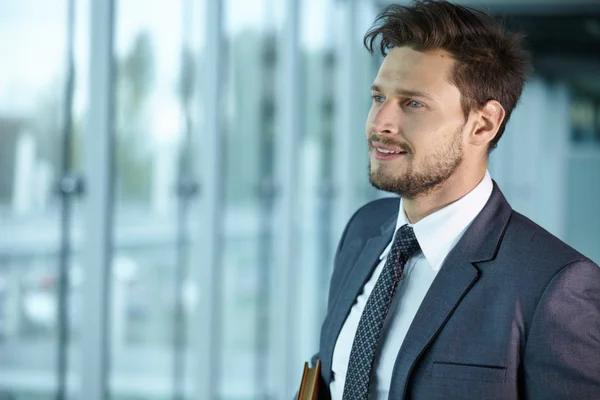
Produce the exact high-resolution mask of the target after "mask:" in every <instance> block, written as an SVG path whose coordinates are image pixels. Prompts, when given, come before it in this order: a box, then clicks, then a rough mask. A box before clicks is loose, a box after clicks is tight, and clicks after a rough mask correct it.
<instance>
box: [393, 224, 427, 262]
mask: <svg viewBox="0 0 600 400" xmlns="http://www.w3.org/2000/svg"><path fill="white" fill-rule="evenodd" d="M395 245H396V246H398V247H399V250H400V252H401V253H402V255H403V256H404V257H405V258H406V259H408V258H410V257H411V256H412V255H413V254H415V253H416V252H417V251H419V250H420V249H421V246H419V241H418V240H417V237H416V236H415V231H414V230H413V228H411V227H410V226H408V225H402V226H401V227H400V228H399V229H398V232H396V240H395Z"/></svg>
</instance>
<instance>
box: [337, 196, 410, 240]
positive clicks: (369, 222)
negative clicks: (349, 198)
mask: <svg viewBox="0 0 600 400" xmlns="http://www.w3.org/2000/svg"><path fill="white" fill-rule="evenodd" d="M399 206H400V198H399V197H386V198H383V199H377V200H373V201H370V202H368V203H367V204H365V205H363V206H362V207H360V208H359V209H358V210H357V211H356V212H355V213H354V215H353V216H352V218H351V219H350V221H349V222H348V228H349V229H350V230H353V231H362V232H364V233H366V232H367V231H370V230H372V229H376V230H377V231H379V230H380V229H381V226H382V224H384V223H385V222H387V221H388V220H389V219H390V218H392V217H394V216H397V215H398V207H399Z"/></svg>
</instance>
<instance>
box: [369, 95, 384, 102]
mask: <svg viewBox="0 0 600 400" xmlns="http://www.w3.org/2000/svg"><path fill="white" fill-rule="evenodd" d="M371 97H372V98H373V101H374V102H376V103H383V102H384V101H385V99H384V98H383V96H382V95H380V94H374V95H371Z"/></svg>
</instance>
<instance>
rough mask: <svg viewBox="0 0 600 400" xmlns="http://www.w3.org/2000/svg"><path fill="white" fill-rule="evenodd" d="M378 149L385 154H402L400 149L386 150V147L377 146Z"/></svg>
mask: <svg viewBox="0 0 600 400" xmlns="http://www.w3.org/2000/svg"><path fill="white" fill-rule="evenodd" d="M377 151H379V152H380V153H383V154H400V152H399V151H391V150H386V149H380V148H379V147H378V148H377Z"/></svg>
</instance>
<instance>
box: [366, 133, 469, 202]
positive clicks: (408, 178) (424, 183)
mask: <svg viewBox="0 0 600 400" xmlns="http://www.w3.org/2000/svg"><path fill="white" fill-rule="evenodd" d="M463 127H464V125H463V126H461V127H459V129H458V130H457V131H456V132H455V133H454V135H453V136H452V138H451V139H450V141H449V142H448V143H445V144H444V145H442V146H440V147H438V148H436V149H435V150H434V151H433V152H432V153H431V154H428V155H427V156H425V158H424V160H423V161H422V162H421V163H420V164H419V165H415V161H414V158H413V154H411V153H407V154H406V155H405V156H403V157H406V160H403V161H401V162H404V163H405V164H408V165H406V166H403V169H404V171H402V172H399V171H394V170H393V169H392V166H391V165H390V164H391V163H389V164H388V163H386V162H383V163H381V164H379V165H378V166H377V167H375V168H373V166H372V165H371V161H370V159H369V182H370V183H371V185H372V186H374V187H375V188H377V189H380V190H383V191H386V192H391V193H396V194H398V195H399V196H401V197H404V198H406V199H415V198H418V197H425V196H427V195H428V194H430V193H432V192H433V191H435V190H436V189H437V188H439V187H440V186H442V185H443V184H444V182H446V181H447V180H448V178H450V177H451V176H452V175H453V174H454V172H456V170H457V169H458V167H459V166H460V165H461V163H462V161H463V143H462V140H461V139H462V138H461V133H462V130H463ZM377 141H378V142H381V143H384V144H392V143H390V141H389V140H386V139H383V138H379V137H378V138H377ZM386 142H387V143H386ZM369 149H370V150H371V151H372V150H373V147H372V145H371V139H369Z"/></svg>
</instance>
